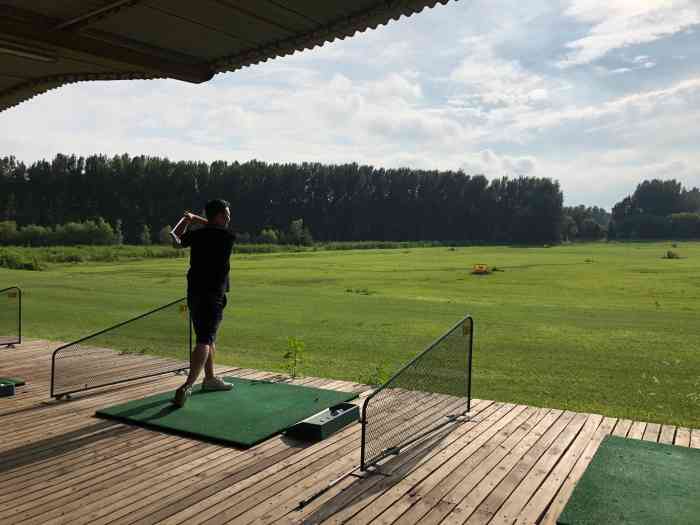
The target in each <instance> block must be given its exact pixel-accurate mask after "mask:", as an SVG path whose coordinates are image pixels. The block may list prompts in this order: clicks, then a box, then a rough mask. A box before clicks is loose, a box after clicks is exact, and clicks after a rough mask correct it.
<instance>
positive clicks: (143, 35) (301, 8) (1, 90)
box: [0, 0, 448, 111]
mask: <svg viewBox="0 0 700 525" xmlns="http://www.w3.org/2000/svg"><path fill="white" fill-rule="evenodd" d="M447 1H448V0H384V1H379V0H352V1H350V0H197V1H192V0H119V1H115V0H61V1H60V2H56V1H53V0H0V111H4V110H6V109H8V108H10V107H13V106H15V105H17V104H19V103H20V102H23V101H25V100H28V99H30V98H32V97H34V96H35V95H38V94H40V93H43V92H45V91H48V90H50V89H54V88H57V87H59V86H62V85H64V84H69V83H73V82H80V81H86V80H127V79H151V78H174V79H179V80H184V81H187V82H195V83H199V82H206V81H207V80H209V79H211V78H212V76H213V75H215V74H216V73H220V72H224V71H235V70H237V69H239V68H241V67H244V66H248V65H251V64H256V63H259V62H263V61H265V60H268V59H271V58H275V57H280V56H284V55H289V54H292V53H294V52H296V51H303V50H305V49H311V48H313V47H316V46H319V45H323V44H324V43H325V42H330V41H333V40H335V39H337V38H341V39H342V38H346V37H349V36H352V35H354V34H355V33H356V32H358V31H360V32H361V31H364V30H366V29H370V28H371V29H373V28H376V27H377V26H379V25H382V24H386V23H387V22H389V21H390V20H392V19H393V20H397V19H398V18H399V17H401V16H402V15H405V16H410V15H412V14H414V13H417V12H419V11H421V10H423V9H424V8H425V7H434V6H435V5H436V4H438V3H439V4H445V3H447Z"/></svg>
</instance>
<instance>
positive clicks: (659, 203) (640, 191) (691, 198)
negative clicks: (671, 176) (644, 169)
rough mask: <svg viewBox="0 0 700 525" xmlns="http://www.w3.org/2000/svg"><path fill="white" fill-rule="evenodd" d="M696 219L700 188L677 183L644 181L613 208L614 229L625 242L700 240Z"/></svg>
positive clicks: (699, 205) (616, 235) (615, 233)
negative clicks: (680, 238) (674, 239)
mask: <svg viewBox="0 0 700 525" xmlns="http://www.w3.org/2000/svg"><path fill="white" fill-rule="evenodd" d="M697 217H700V190H698V188H693V189H691V190H686V189H685V188H683V186H682V184H681V183H680V182H678V181H676V180H666V181H662V180H658V179H654V180H645V181H643V182H642V183H641V184H639V185H638V186H637V189H636V190H635V192H634V193H633V194H632V195H629V196H627V197H625V198H624V199H622V200H621V201H620V202H618V203H617V204H616V205H615V206H614V207H613V212H612V222H611V230H613V231H614V236H615V237H616V238H622V239H625V238H629V239H655V238H656V239H661V238H669V237H694V238H698V237H700V229H698V228H697V222H696V221H697V220H698V219H697ZM609 236H610V237H611V238H612V237H613V235H609Z"/></svg>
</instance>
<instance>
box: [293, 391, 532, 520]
mask: <svg viewBox="0 0 700 525" xmlns="http://www.w3.org/2000/svg"><path fill="white" fill-rule="evenodd" d="M525 409H526V407H525V406H523V405H520V406H515V405H512V404H499V403H494V404H493V405H491V406H489V407H488V408H487V409H486V410H485V411H484V412H483V413H479V414H478V415H477V418H476V420H475V421H471V422H470V423H467V424H465V425H463V426H462V428H461V429H460V428H458V429H456V430H455V432H454V433H450V434H449V435H448V436H447V438H448V443H447V444H446V446H445V447H444V448H442V449H440V450H436V451H435V454H434V455H432V456H428V455H426V454H425V453H423V452H422V450H421V449H420V448H418V447H416V448H414V449H410V450H408V451H407V452H406V454H404V455H402V456H399V457H396V458H394V459H392V460H389V461H388V462H387V463H386V464H385V465H384V466H383V467H385V470H384V472H385V473H386V475H385V476H379V475H374V476H369V477H366V478H364V479H361V480H349V479H348V480H345V481H344V482H342V483H340V484H339V485H338V487H337V490H336V491H334V492H335V494H329V495H328V496H327V497H326V498H319V499H318V500H316V501H315V502H313V503H312V504H311V505H309V506H308V507H307V508H305V509H304V511H303V512H301V513H298V514H297V515H295V516H293V517H292V518H289V517H285V519H284V522H285V523H296V522H297V520H299V519H304V520H309V521H311V522H320V521H323V520H328V521H329V522H335V523H339V522H342V521H346V520H348V519H350V518H351V517H352V516H354V515H355V514H356V513H357V512H358V511H359V510H361V509H362V508H363V507H365V506H366V505H367V504H370V503H372V502H374V501H377V502H379V501H382V502H385V501H391V499H390V498H389V497H388V496H385V494H386V493H385V491H386V490H387V489H390V488H391V487H394V486H395V485H396V484H397V483H402V484H404V485H405V484H409V487H410V485H411V484H412V483H413V482H414V481H415V480H420V479H422V478H423V477H424V476H425V475H426V474H427V473H430V472H431V471H432V470H433V469H434V467H433V466H432V465H431V463H432V462H431V461H430V460H431V459H433V458H436V459H435V462H436V463H437V464H438V465H441V464H444V462H445V461H447V460H448V459H450V458H452V457H454V455H455V454H457V453H460V451H461V450H463V449H464V448H465V447H471V453H473V452H474V451H475V450H477V449H478V448H479V447H480V446H481V445H482V444H483V443H485V442H486V441H488V439H489V438H490V437H491V436H493V435H495V434H496V433H497V432H498V431H499V430H500V429H501V428H503V427H504V426H505V425H506V424H508V422H509V421H510V420H512V419H513V418H515V417H517V416H518V414H520V413H521V412H523V411H524V410H525ZM461 430H464V432H461ZM453 438H454V439H453ZM463 453H464V454H467V455H468V454H470V452H469V451H465V452H463Z"/></svg>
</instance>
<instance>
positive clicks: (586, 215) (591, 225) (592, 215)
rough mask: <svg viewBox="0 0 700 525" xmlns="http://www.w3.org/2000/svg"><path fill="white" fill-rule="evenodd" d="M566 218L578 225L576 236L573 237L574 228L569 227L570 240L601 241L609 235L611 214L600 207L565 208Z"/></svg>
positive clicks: (580, 206)
mask: <svg viewBox="0 0 700 525" xmlns="http://www.w3.org/2000/svg"><path fill="white" fill-rule="evenodd" d="M563 213H564V216H565V217H570V218H571V220H573V222H574V224H575V225H576V228H575V230H576V231H575V234H574V235H571V231H572V228H571V227H570V226H569V228H568V230H566V233H567V234H568V238H569V240H573V239H587V240H591V239H601V238H603V237H605V235H606V233H607V227H608V223H609V222H610V217H611V215H610V213H608V212H607V211H606V210H604V209H603V208H599V207H598V206H593V207H589V206H584V205H579V206H571V207H565V208H564V211H563Z"/></svg>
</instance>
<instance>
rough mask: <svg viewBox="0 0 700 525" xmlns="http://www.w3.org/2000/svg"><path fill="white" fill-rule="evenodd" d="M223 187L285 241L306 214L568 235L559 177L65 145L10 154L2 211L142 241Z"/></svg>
mask: <svg viewBox="0 0 700 525" xmlns="http://www.w3.org/2000/svg"><path fill="white" fill-rule="evenodd" d="M215 197H222V198H225V199H227V200H229V201H230V202H231V204H232V211H233V224H234V228H235V229H236V230H237V232H239V233H247V234H249V236H250V238H256V237H259V236H262V237H266V238H268V239H269V238H271V235H270V232H274V235H272V236H277V240H278V241H279V240H283V239H280V237H284V236H285V235H287V233H288V232H289V230H290V225H291V224H292V223H293V221H297V220H301V221H302V222H300V223H298V224H299V225H301V226H302V229H301V233H298V234H297V235H296V238H297V240H298V241H299V242H309V240H310V239H311V238H312V236H313V238H315V239H317V240H321V241H350V240H380V241H381V240H438V241H446V240H454V241H483V242H492V241H502V242H518V243H531V242H534V243H550V242H557V241H558V240H559V238H560V234H561V222H562V218H563V216H562V201H563V196H562V193H561V190H560V188H559V185H558V183H556V182H554V181H552V180H550V179H544V178H534V177H519V178H501V179H494V180H492V181H490V182H489V181H488V180H487V179H486V177H484V176H482V175H475V176H472V175H467V174H465V173H463V172H461V171H441V172H438V171H425V170H411V169H406V168H402V169H392V170H387V169H383V168H374V167H371V166H360V165H358V164H344V165H322V164H315V163H303V164H266V163H264V162H260V161H250V162H246V163H243V164H241V163H238V162H233V163H227V162H222V161H217V162H213V163H211V164H206V163H202V162H171V161H170V160H168V159H162V158H157V157H144V156H137V157H130V156H128V155H121V156H116V157H112V158H108V157H105V156H99V155H95V156H91V157H88V158H82V157H76V156H70V155H57V156H56V157H55V158H54V159H53V160H52V161H51V162H47V161H40V162H36V163H34V164H32V165H30V166H26V165H25V164H24V163H22V162H19V161H17V160H16V159H14V158H13V157H8V158H5V159H1V161H0V220H11V221H15V222H16V223H17V225H19V226H27V225H29V224H35V225H37V226H39V227H47V226H53V225H56V224H64V223H68V222H75V221H82V220H86V219H96V218H97V217H104V218H105V219H106V220H107V221H108V222H109V223H110V224H111V225H112V226H113V228H114V235H115V236H116V237H117V238H119V237H120V236H121V237H122V238H123V241H124V242H128V243H139V242H141V241H142V236H143V232H144V229H145V228H144V226H147V227H148V229H149V232H154V235H156V237H157V233H158V232H160V231H161V229H162V228H163V226H164V225H166V224H174V222H175V221H177V220H178V218H179V217H178V216H179V214H181V213H182V211H183V210H186V209H189V210H193V211H199V212H201V210H202V207H203V206H204V204H205V202H206V201H207V200H208V199H211V198H215ZM118 221H120V222H118ZM263 230H266V231H267V233H266V234H265V235H262V234H261V232H263ZM280 232H283V233H282V234H281V233H280Z"/></svg>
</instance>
